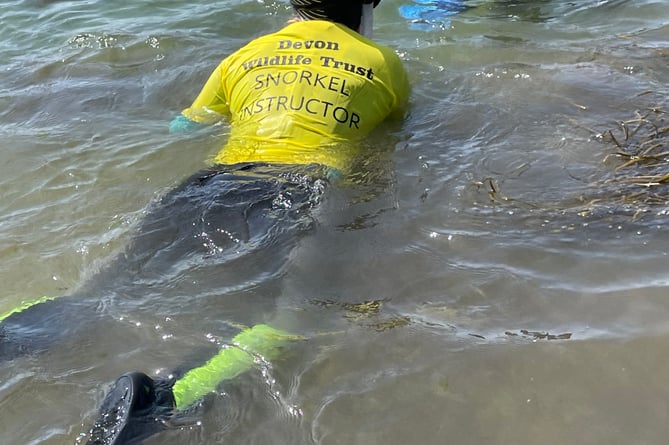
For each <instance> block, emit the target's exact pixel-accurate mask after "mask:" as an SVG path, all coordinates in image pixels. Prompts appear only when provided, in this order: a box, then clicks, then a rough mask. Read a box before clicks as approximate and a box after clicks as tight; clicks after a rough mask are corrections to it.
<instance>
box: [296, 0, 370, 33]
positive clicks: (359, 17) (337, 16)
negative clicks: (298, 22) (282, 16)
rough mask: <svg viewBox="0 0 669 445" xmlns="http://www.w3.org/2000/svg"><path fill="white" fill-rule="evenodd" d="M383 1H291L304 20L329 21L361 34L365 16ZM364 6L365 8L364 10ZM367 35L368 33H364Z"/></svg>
mask: <svg viewBox="0 0 669 445" xmlns="http://www.w3.org/2000/svg"><path fill="white" fill-rule="evenodd" d="M380 1H381V0H290V4H291V5H292V6H293V8H294V9H295V12H296V13H297V15H298V16H299V17H300V18H301V19H303V20H329V21H331V22H336V23H341V24H342V25H346V26H348V27H349V28H351V29H352V30H354V31H358V32H360V31H361V29H360V26H361V24H362V21H363V10H364V11H365V14H367V13H369V14H371V9H372V7H374V8H375V7H376V5H378V4H379V2H380ZM363 4H364V5H365V8H363ZM363 34H366V33H363Z"/></svg>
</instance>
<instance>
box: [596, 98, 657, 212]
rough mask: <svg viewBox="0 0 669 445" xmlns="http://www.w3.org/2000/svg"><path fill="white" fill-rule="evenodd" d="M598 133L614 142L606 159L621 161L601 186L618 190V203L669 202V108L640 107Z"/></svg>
mask: <svg viewBox="0 0 669 445" xmlns="http://www.w3.org/2000/svg"><path fill="white" fill-rule="evenodd" d="M596 137H597V138H598V139H599V140H600V141H602V142H603V143H608V144H612V145H613V146H614V151H613V152H612V153H609V154H608V155H607V156H606V157H605V158H604V162H605V163H611V162H613V163H615V164H617V165H615V166H614V172H613V176H612V177H611V178H608V179H606V180H604V181H602V182H601V183H599V184H596V185H597V186H598V187H601V188H604V189H606V190H612V191H615V198H616V201H617V202H618V203H624V204H634V205H637V206H639V209H641V208H642V207H644V206H657V205H666V204H667V203H668V202H669V112H667V111H666V110H665V109H664V108H662V107H660V106H651V107H648V108H646V109H644V110H637V111H636V112H635V113H634V117H633V118H631V119H628V120H623V121H619V122H618V123H617V128H612V129H609V130H607V131H605V132H602V133H599V134H597V135H596Z"/></svg>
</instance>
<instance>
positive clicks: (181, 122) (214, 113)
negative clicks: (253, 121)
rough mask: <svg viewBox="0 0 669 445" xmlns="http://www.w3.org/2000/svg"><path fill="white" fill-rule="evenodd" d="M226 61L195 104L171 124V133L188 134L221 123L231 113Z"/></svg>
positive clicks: (215, 72)
mask: <svg viewBox="0 0 669 445" xmlns="http://www.w3.org/2000/svg"><path fill="white" fill-rule="evenodd" d="M224 65H225V61H224V62H223V63H221V65H219V66H218V67H217V68H216V69H215V70H214V72H213V73H211V76H209V80H207V83H205V85H204V87H203V88H202V91H200V94H198V96H197V98H196V99H195V101H194V102H193V104H192V105H191V106H190V107H188V108H186V109H185V110H183V111H182V112H181V114H179V115H178V116H176V117H175V118H174V119H173V120H172V122H170V133H188V132H191V131H194V130H198V129H200V128H202V127H204V126H206V125H211V124H214V123H216V122H219V121H220V120H221V119H222V118H223V117H224V116H225V115H226V114H228V113H229V105H228V100H227V97H228V95H227V94H226V93H227V92H226V91H225V85H224V82H223V81H224V79H223V72H224Z"/></svg>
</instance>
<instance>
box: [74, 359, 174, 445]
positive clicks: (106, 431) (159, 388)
mask: <svg viewBox="0 0 669 445" xmlns="http://www.w3.org/2000/svg"><path fill="white" fill-rule="evenodd" d="M174 407H175V402H174V396H173V394H172V389H171V384H170V382H168V381H155V380H153V379H152V378H151V377H149V376H147V375H146V374H143V373H141V372H131V373H128V374H124V375H122V376H121V377H119V379H118V380H116V383H114V386H113V387H112V389H111V390H110V391H109V393H107V395H106V397H105V399H104V400H103V402H102V406H100V411H99V413H98V418H97V420H96V421H95V424H94V425H93V428H91V431H90V433H89V439H88V442H86V445H132V444H137V443H139V442H140V441H141V440H143V439H146V438H147V437H149V436H151V435H153V434H156V433H158V432H160V431H162V430H164V429H165V428H166V427H165V419H167V418H168V417H169V416H170V414H171V413H172V411H173V410H174Z"/></svg>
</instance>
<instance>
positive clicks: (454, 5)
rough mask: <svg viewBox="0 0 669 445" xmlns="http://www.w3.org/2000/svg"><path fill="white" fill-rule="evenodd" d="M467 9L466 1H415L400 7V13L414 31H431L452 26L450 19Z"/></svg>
mask: <svg viewBox="0 0 669 445" xmlns="http://www.w3.org/2000/svg"><path fill="white" fill-rule="evenodd" d="M467 9H469V6H466V5H465V0H413V1H412V2H411V4H404V5H402V6H400V7H399V13H400V15H401V16H402V17H403V18H405V19H407V20H410V26H411V28H412V29H418V30H421V31H429V30H431V29H435V28H442V27H448V26H450V24H451V21H450V20H449V17H450V16H452V15H455V14H457V13H459V12H462V11H465V10H467Z"/></svg>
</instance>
